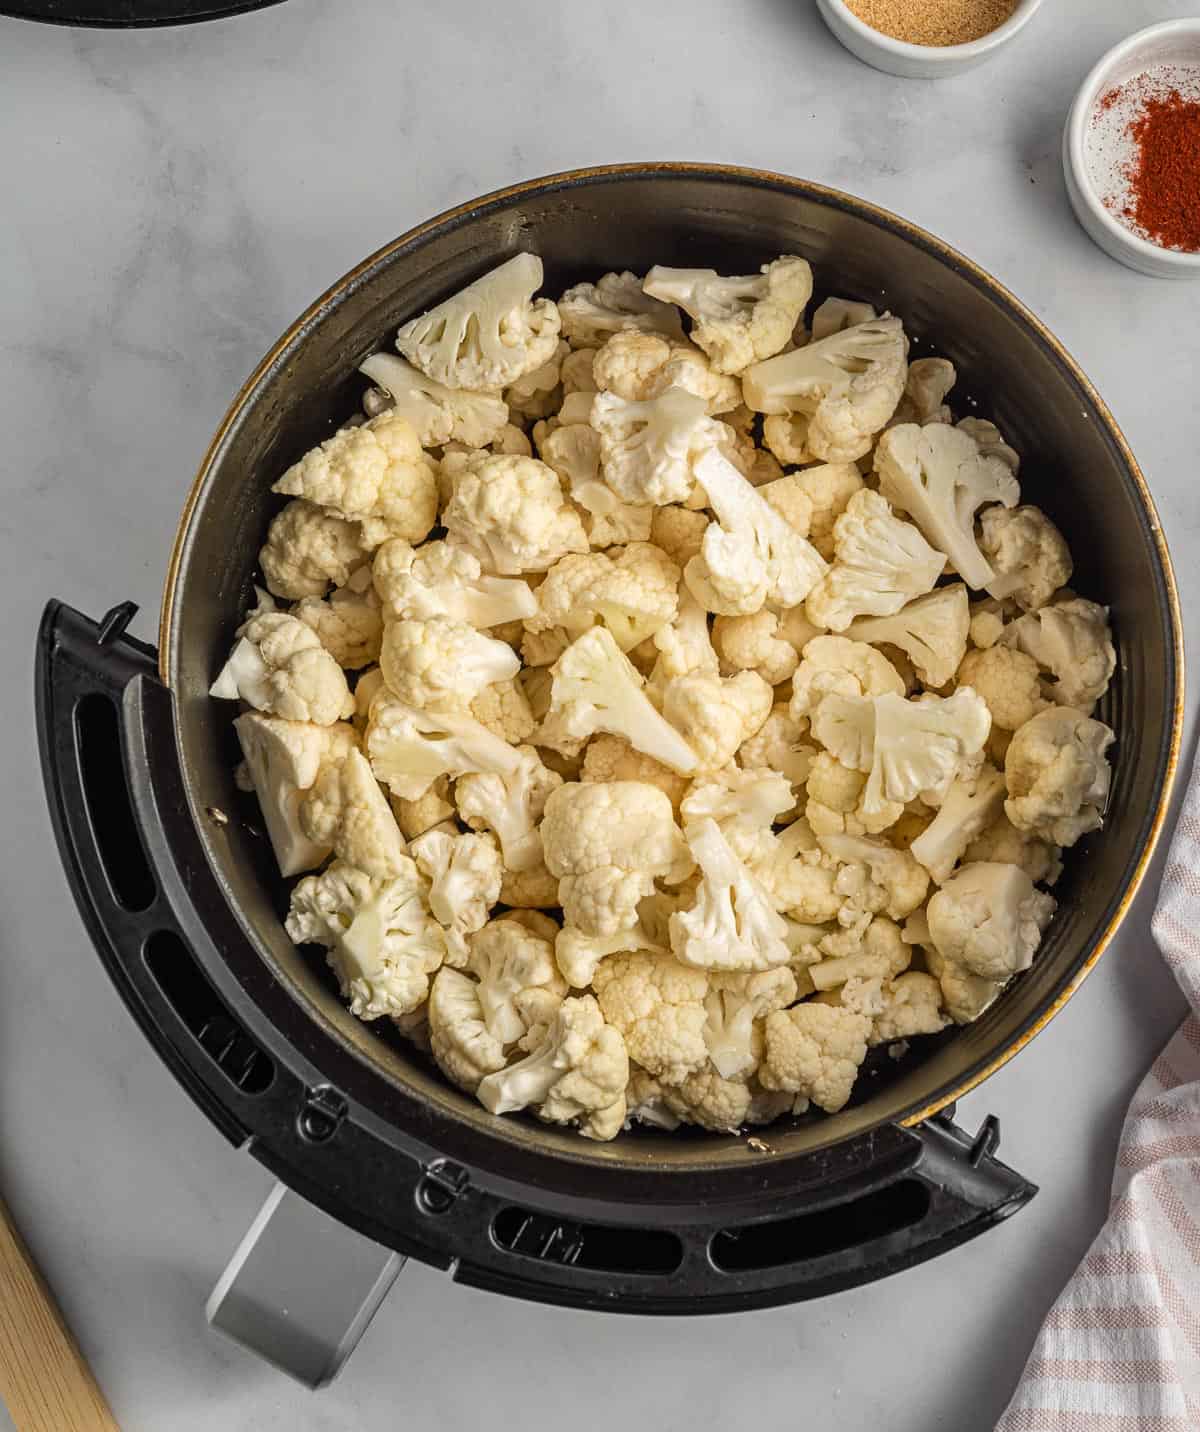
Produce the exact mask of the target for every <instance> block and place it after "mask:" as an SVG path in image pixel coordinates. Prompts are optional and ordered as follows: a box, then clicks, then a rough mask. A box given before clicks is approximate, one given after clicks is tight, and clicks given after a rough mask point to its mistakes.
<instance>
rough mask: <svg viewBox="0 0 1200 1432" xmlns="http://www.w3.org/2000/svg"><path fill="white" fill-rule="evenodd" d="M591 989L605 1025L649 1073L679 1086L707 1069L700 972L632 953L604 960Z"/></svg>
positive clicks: (656, 955)
mask: <svg viewBox="0 0 1200 1432" xmlns="http://www.w3.org/2000/svg"><path fill="white" fill-rule="evenodd" d="M592 983H593V988H594V989H595V991H596V998H597V1000H598V1001H599V1004H600V1009H601V1011H602V1013H603V1015H604V1017H605V1019H606V1020H607V1021H608V1022H609V1024H611V1025H612V1026H613V1027H614V1028H615V1029H619V1030H620V1031H621V1033H622V1035H623V1036H624V1039H625V1047H626V1048H627V1049H628V1051H629V1055H630V1058H631V1059H633V1060H634V1061H635V1062H636V1063H637V1064H640V1065H641V1066H642V1068H643V1069H645V1070H646V1071H647V1073H649V1074H651V1075H653V1076H654V1077H655V1078H658V1079H662V1080H663V1081H664V1082H665V1083H667V1084H680V1083H682V1082H683V1080H684V1079H686V1078H687V1076H688V1075H689V1074H693V1073H695V1072H696V1071H697V1070H699V1069H702V1068H703V1067H704V1066H705V1064H707V1063H708V1045H707V1044H706V1042H705V1039H704V1028H705V1023H706V1020H707V1014H706V1011H705V1008H704V1000H705V996H706V995H707V993H708V978H707V976H706V975H705V973H704V971H703V970H696V969H691V968H689V967H688V966H687V965H684V964H680V962H679V961H678V960H676V959H675V958H674V957H673V956H672V955H670V954H668V953H665V952H662V951H658V952H655V951H649V950H634V951H629V952H627V953H621V954H613V955H609V956H608V958H607V959H604V960H602V961H601V962H600V964H599V965H598V966H597V968H596V972H595V976H594V978H593V982H592Z"/></svg>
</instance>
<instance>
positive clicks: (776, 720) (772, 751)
mask: <svg viewBox="0 0 1200 1432" xmlns="http://www.w3.org/2000/svg"><path fill="white" fill-rule="evenodd" d="M807 734H808V722H807V720H805V719H804V718H801V719H800V720H798V721H797V720H794V719H793V717H792V716H791V714H790V713H789V711H788V708H787V705H786V703H783V702H781V703H779V704H778V705H775V706H773V707H772V708H771V714H770V715H769V716H768V717H767V719H766V720H765V721H764V722H763V724H762V725H761V726H760V727H759V729H758V732H757V734H755V735H753V736H751V737H750V738H749V740H746V741H743V742H742V745H741V748H740V750H739V751H738V762H739V763H740V765H741V766H742V768H743V769H744V770H747V771H755V770H771V771H778V772H779V773H780V774H781V775H784V776H786V777H787V779H788V780H789V781H790V782H791V783H792V785H793V787H796V786H802V785H803V784H804V783H805V781H807V780H808V776H809V772H810V771H811V770H812V764H813V758H814V757H815V756H816V754H817V748H816V747H815V746H814V745H813V744H812V742H811V741H806V740H805V739H804V738H805V736H806V735H807ZM787 815H788V813H787V812H786V811H784V812H781V813H780V817H779V818H780V819H781V820H785V819H787Z"/></svg>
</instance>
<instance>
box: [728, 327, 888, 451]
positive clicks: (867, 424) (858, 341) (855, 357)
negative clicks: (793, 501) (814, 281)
mask: <svg viewBox="0 0 1200 1432" xmlns="http://www.w3.org/2000/svg"><path fill="white" fill-rule="evenodd" d="M907 354H908V340H907V339H906V338H905V336H904V329H903V327H902V326H901V323H900V320H899V319H898V318H879V319H873V320H871V321H870V322H867V323H862V324H859V325H858V326H857V327H855V328H846V329H843V330H842V331H841V332H838V333H832V334H830V335H829V336H828V337H827V338H821V339H818V340H817V341H816V342H815V343H809V344H806V345H805V346H804V347H803V348H797V349H796V350H795V351H794V352H792V353H784V354H781V355H780V356H779V357H777V358H769V359H767V361H766V362H765V363H757V364H755V365H754V367H752V368H748V369H747V370H746V372H745V373H744V374H743V375H742V391H743V392H744V394H745V397H746V402H747V403H748V404H749V405H750V407H752V408H753V409H754V410H755V411H756V412H759V413H768V414H772V413H795V412H799V413H803V414H805V415H806V416H807V417H808V418H809V423H808V433H807V438H806V446H807V448H808V451H809V452H811V453H812V455H813V456H814V457H815V458H819V459H820V460H822V461H824V462H854V461H855V460H856V459H857V458H860V457H862V456H863V455H864V454H865V453H868V452H870V450H871V445H872V441H873V439H874V436H875V434H876V433H877V432H879V431H880V430H881V429H882V428H883V426H884V424H885V423H886V422H887V421H888V419H889V418H890V417H891V416H892V414H893V413H894V412H895V410H896V405H897V404H898V403H899V401H900V398H901V396H902V394H903V392H904V383H905V379H906V376H907V373H908V363H907Z"/></svg>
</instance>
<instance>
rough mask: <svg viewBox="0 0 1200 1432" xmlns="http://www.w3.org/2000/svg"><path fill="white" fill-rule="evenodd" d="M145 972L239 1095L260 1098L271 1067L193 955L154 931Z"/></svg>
mask: <svg viewBox="0 0 1200 1432" xmlns="http://www.w3.org/2000/svg"><path fill="white" fill-rule="evenodd" d="M142 958H143V960H144V961H145V965H146V968H147V969H148V970H149V971H150V974H151V975H152V976H153V978H154V982H155V984H157V985H158V987H159V989H160V990H161V991H162V993H163V995H164V997H165V998H166V1000H167V1003H168V1004H169V1005H170V1006H171V1008H172V1009H173V1010H174V1011H175V1013H176V1014H177V1015H178V1016H179V1018H180V1019H181V1020H182V1021H183V1023H184V1024H185V1025H186V1026H187V1028H188V1030H189V1031H190V1032H191V1034H192V1035H193V1036H194V1038H195V1039H196V1042H197V1043H198V1044H199V1045H200V1047H201V1048H202V1049H203V1050H204V1052H205V1053H206V1054H207V1055H208V1057H209V1058H210V1059H211V1060H212V1062H213V1063H214V1064H215V1065H216V1066H217V1068H218V1069H220V1071H221V1073H222V1074H224V1075H225V1077H226V1078H227V1079H228V1080H229V1082H230V1083H231V1084H232V1085H234V1087H235V1088H237V1089H240V1090H241V1091H242V1093H243V1094H263V1093H265V1092H266V1091H267V1089H269V1088H270V1086H271V1081H272V1080H273V1079H274V1078H275V1065H274V1063H273V1062H272V1060H271V1058H270V1056H269V1055H268V1054H266V1053H265V1052H264V1051H263V1050H262V1049H260V1048H259V1046H258V1045H257V1044H256V1043H255V1042H254V1041H253V1040H252V1039H251V1038H250V1036H249V1035H248V1034H247V1033H246V1032H245V1030H244V1029H243V1028H242V1027H241V1025H240V1024H238V1023H237V1021H236V1020H234V1018H233V1017H232V1016H231V1015H230V1013H229V1011H228V1010H227V1009H226V1008H225V1005H224V1004H223V1003H222V1001H221V998H220V996H219V995H218V994H217V992H216V990H215V989H213V987H212V985H211V984H210V983H209V982H208V978H207V976H206V975H205V974H204V973H203V971H202V970H201V969H200V966H199V965H198V964H197V963H196V961H195V959H193V957H192V952H191V951H190V950H189V949H188V947H187V946H186V945H185V944H184V942H183V941H182V940H181V939H180V938H179V936H178V935H175V934H173V933H172V932H171V931H170V930H156V931H155V932H154V933H153V934H152V935H149V936H147V939H146V943H145V945H144V946H143V948H142Z"/></svg>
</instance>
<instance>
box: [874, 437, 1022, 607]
mask: <svg viewBox="0 0 1200 1432" xmlns="http://www.w3.org/2000/svg"><path fill="white" fill-rule="evenodd" d="M875 471H876V472H877V473H878V474H879V491H880V493H881V494H882V496H884V497H886V498H887V500H888V501H889V502H890V503H892V504H893V506H895V507H898V508H900V510H901V511H902V512H907V513H908V514H909V516H910V517H911V518H912V519H913V521H914V522H915V523H916V524H917V526H918V527H919V528H920V529H921V531H922V532H923V533H924V534H925V536H926V537H927V538H928V539H929V541H930V542H931V543H932V544H933V546H934V547H936V548H937V549H938V550H939V551H941V552H945V554H946V556H947V557H948V558H949V561H950V565H951V566H952V567H953V568H954V570H955V571H956V572H957V573H958V574H959V576H960V577H962V579H963V580H964V581H965V582H966V584H967V586H969V587H974V588H976V589H979V588H982V587H987V586H989V585H990V583H991V582H992V581H994V580H995V576H996V573H995V571H994V570H993V568H992V565H991V563H990V562H989V561H988V560H987V558H986V557H985V556H984V555H983V553H982V552H981V551H980V549H979V545H978V542H977V541H976V538H975V513H976V512H977V511H978V509H979V508H980V507H983V506H984V505H985V504H987V503H995V502H998V503H1001V504H1002V505H1003V506H1005V507H1015V506H1016V505H1017V503H1018V501H1019V500H1020V497H1021V489H1020V486H1019V485H1018V483H1017V480H1016V478H1015V477H1014V476H1013V475H1012V472H1011V471H1010V470H1009V468H1008V466H1007V465H1006V464H1005V463H1004V462H1002V461H1001V460H1000V459H999V458H995V457H987V456H985V455H984V454H983V453H982V452H981V451H980V450H979V446H978V444H977V443H976V442H975V440H974V439H973V438H972V437H970V436H969V435H968V434H967V433H964V432H963V431H962V430H961V429H959V428H952V427H949V426H947V425H946V424H945V423H931V424H929V425H928V426H926V427H917V425H916V424H915V423H904V424H902V425H901V426H900V427H895V428H890V429H889V430H888V431H887V432H886V433H884V435H883V437H881V438H880V440H879V446H878V448H876V450H875Z"/></svg>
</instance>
